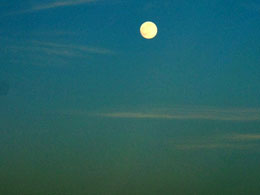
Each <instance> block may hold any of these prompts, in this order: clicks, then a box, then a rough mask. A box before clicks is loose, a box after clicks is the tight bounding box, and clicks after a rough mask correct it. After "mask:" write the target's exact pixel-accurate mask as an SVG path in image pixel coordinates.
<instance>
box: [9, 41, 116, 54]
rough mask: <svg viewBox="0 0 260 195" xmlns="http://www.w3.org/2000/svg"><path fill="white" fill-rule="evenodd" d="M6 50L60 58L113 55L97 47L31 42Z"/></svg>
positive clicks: (109, 51) (111, 52) (107, 50)
mask: <svg viewBox="0 0 260 195" xmlns="http://www.w3.org/2000/svg"><path fill="white" fill-rule="evenodd" d="M6 49H9V50H13V51H16V52H17V51H18V52H28V51H29V52H34V53H40V54H47V55H53V56H62V57H85V56H86V54H97V55H113V54H114V52H113V51H111V50H109V49H105V48H98V47H88V46H83V45H71V44H59V43H52V42H40V41H33V42H30V43H28V44H26V45H13V46H9V47H7V48H6Z"/></svg>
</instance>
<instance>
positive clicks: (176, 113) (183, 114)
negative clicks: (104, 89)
mask: <svg viewBox="0 0 260 195" xmlns="http://www.w3.org/2000/svg"><path fill="white" fill-rule="evenodd" d="M96 115H97V116H100V117H107V118H135V119H168V120H189V119H202V120H221V121H258V120H260V109H217V108H199V107H197V108H196V107H195V108H194V107H190V108H188V107H184V108H180V107H178V108H172V109H165V110H164V109H158V111H150V112H149V111H148V112H147V111H146V112H102V113H98V114H96Z"/></svg>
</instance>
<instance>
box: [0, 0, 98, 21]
mask: <svg viewBox="0 0 260 195" xmlns="http://www.w3.org/2000/svg"><path fill="white" fill-rule="evenodd" d="M97 1H99V0H62V1H61V0H60V1H52V2H49V3H45V4H39V5H35V6H32V7H31V8H28V9H25V10H20V11H16V12H11V13H8V14H5V15H2V16H1V17H8V16H13V15H20V14H26V13H33V12H37V11H44V10H49V9H55V8H61V7H69V6H78V5H83V4H90V3H94V2H97Z"/></svg>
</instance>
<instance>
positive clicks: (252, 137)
mask: <svg viewBox="0 0 260 195" xmlns="http://www.w3.org/2000/svg"><path fill="white" fill-rule="evenodd" d="M230 139H232V140H236V141H260V134H236V135H233V136H231V137H230Z"/></svg>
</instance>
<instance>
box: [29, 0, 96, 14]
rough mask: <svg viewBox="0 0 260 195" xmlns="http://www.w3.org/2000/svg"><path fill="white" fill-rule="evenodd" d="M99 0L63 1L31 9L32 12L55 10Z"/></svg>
mask: <svg viewBox="0 0 260 195" xmlns="http://www.w3.org/2000/svg"><path fill="white" fill-rule="evenodd" d="M96 1H97V0H65V1H64V0H63V1H54V2H51V3H47V4H42V5H38V6H35V7H33V8H32V9H31V11H39V10H46V9H53V8H58V7H68V6H75V5H81V4H87V3H92V2H96Z"/></svg>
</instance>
